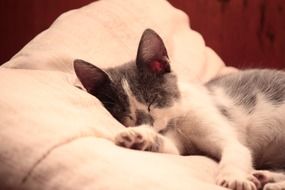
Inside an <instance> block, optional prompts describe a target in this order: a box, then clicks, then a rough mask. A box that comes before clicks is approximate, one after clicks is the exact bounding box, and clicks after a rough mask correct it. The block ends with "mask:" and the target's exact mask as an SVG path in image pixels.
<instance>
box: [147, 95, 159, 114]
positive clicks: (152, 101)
mask: <svg viewBox="0 0 285 190" xmlns="http://www.w3.org/2000/svg"><path fill="white" fill-rule="evenodd" d="M156 98H157V96H155V97H154V98H153V99H152V100H151V101H150V103H149V104H148V107H147V110H148V112H150V111H151V106H152V105H154V103H155V100H156Z"/></svg>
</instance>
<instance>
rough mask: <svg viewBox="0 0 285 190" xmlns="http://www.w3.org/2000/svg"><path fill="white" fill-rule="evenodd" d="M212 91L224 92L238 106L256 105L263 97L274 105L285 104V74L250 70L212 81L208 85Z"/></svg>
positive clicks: (266, 70) (275, 71) (274, 71)
mask: <svg viewBox="0 0 285 190" xmlns="http://www.w3.org/2000/svg"><path fill="white" fill-rule="evenodd" d="M206 87H207V88H208V89H209V90H210V91H215V90H217V89H220V90H223V91H224V92H225V93H226V94H227V95H228V96H230V97H232V98H234V99H235V100H236V101H235V102H236V104H241V105H242V104H245V105H246V104H253V103H256V101H257V100H256V98H257V96H262V97H264V98H265V99H266V101H269V102H270V103H272V104H274V105H278V104H283V103H285V72H284V71H277V70H269V69H250V70H245V71H240V72H236V73H233V74H228V75H225V76H221V77H217V78H214V79H212V80H211V81H209V82H208V83H207V84H206Z"/></svg>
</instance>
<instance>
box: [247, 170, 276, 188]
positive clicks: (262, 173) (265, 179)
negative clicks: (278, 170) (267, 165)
mask: <svg viewBox="0 0 285 190" xmlns="http://www.w3.org/2000/svg"><path fill="white" fill-rule="evenodd" d="M252 175H253V176H254V177H256V178H257V179H258V181H259V182H260V183H261V185H262V186H264V185H265V184H267V183H271V182H274V178H273V175H272V172H270V171H266V170H256V171H254V172H253V173H252Z"/></svg>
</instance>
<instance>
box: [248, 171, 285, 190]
mask: <svg viewBox="0 0 285 190" xmlns="http://www.w3.org/2000/svg"><path fill="white" fill-rule="evenodd" d="M253 175H254V176H255V177H256V178H257V179H258V180H259V181H260V183H261V184H262V186H263V190H285V173H284V172H281V171H280V172H277V171H269V170H256V171H254V172H253Z"/></svg>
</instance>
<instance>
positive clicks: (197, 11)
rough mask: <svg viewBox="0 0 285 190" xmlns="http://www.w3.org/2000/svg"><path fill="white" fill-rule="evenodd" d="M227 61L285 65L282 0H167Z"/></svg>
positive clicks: (244, 63)
mask: <svg viewBox="0 0 285 190" xmlns="http://www.w3.org/2000/svg"><path fill="white" fill-rule="evenodd" d="M170 2H172V3H173V4H174V5H175V6H176V7H178V8H180V9H182V10H184V11H185V12H187V13H188V15H190V18H191V26H192V28H193V29H195V30H197V31H199V32H200V33H201V34H202V35H203V37H204V38H205V41H206V43H207V45H208V46H210V47H212V48H213V49H214V50H215V51H216V52H217V53H218V54H219V55H220V56H221V57H222V59H223V60H224V61H225V62H226V64H227V65H234V66H237V67H243V68H244V67H272V68H285V1H284V0H190V1H184V0H170Z"/></svg>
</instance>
